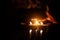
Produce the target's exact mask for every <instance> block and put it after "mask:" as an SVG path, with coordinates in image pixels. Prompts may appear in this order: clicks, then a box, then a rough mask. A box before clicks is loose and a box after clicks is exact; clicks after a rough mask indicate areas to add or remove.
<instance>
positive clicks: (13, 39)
mask: <svg viewBox="0 0 60 40" xmlns="http://www.w3.org/2000/svg"><path fill="white" fill-rule="evenodd" d="M50 1H51V2H50ZM50 1H44V2H47V4H48V5H49V7H50V11H51V13H50V14H51V15H52V16H53V17H54V18H55V20H56V21H57V22H58V24H57V25H51V27H50V28H49V32H48V34H47V35H48V36H47V38H48V40H55V39H56V40H59V39H60V38H59V36H60V33H59V32H60V25H59V24H60V5H59V4H60V2H59V1H58V0H56V1H55V0H50ZM7 5H8V6H7V7H6V8H4V16H5V19H7V21H8V32H7V34H8V36H7V39H8V40H24V37H23V36H24V32H23V30H25V28H24V29H23V28H21V29H19V28H18V27H16V20H17V16H18V15H19V14H18V13H17V9H16V5H17V4H16V2H15V3H14V4H13V3H12V1H11V0H10V1H8V2H7ZM20 16H21V15H20ZM51 31H52V32H51ZM19 33H20V34H19ZM19 35H20V36H19ZM21 36H22V37H21ZM19 37H20V39H19ZM45 39H46V38H45Z"/></svg>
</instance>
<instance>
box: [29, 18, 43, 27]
mask: <svg viewBox="0 0 60 40" xmlns="http://www.w3.org/2000/svg"><path fill="white" fill-rule="evenodd" d="M30 25H31V26H39V25H44V24H43V22H42V21H41V22H40V20H38V19H31V21H30Z"/></svg>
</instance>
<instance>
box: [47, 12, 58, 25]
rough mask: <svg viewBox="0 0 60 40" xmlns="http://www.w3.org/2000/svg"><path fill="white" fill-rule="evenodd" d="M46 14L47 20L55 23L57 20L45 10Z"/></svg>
mask: <svg viewBox="0 0 60 40" xmlns="http://www.w3.org/2000/svg"><path fill="white" fill-rule="evenodd" d="M46 15H47V20H49V21H51V22H52V23H54V24H56V23H57V22H56V21H55V19H54V18H53V17H52V16H51V15H50V14H49V13H48V12H46Z"/></svg>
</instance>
